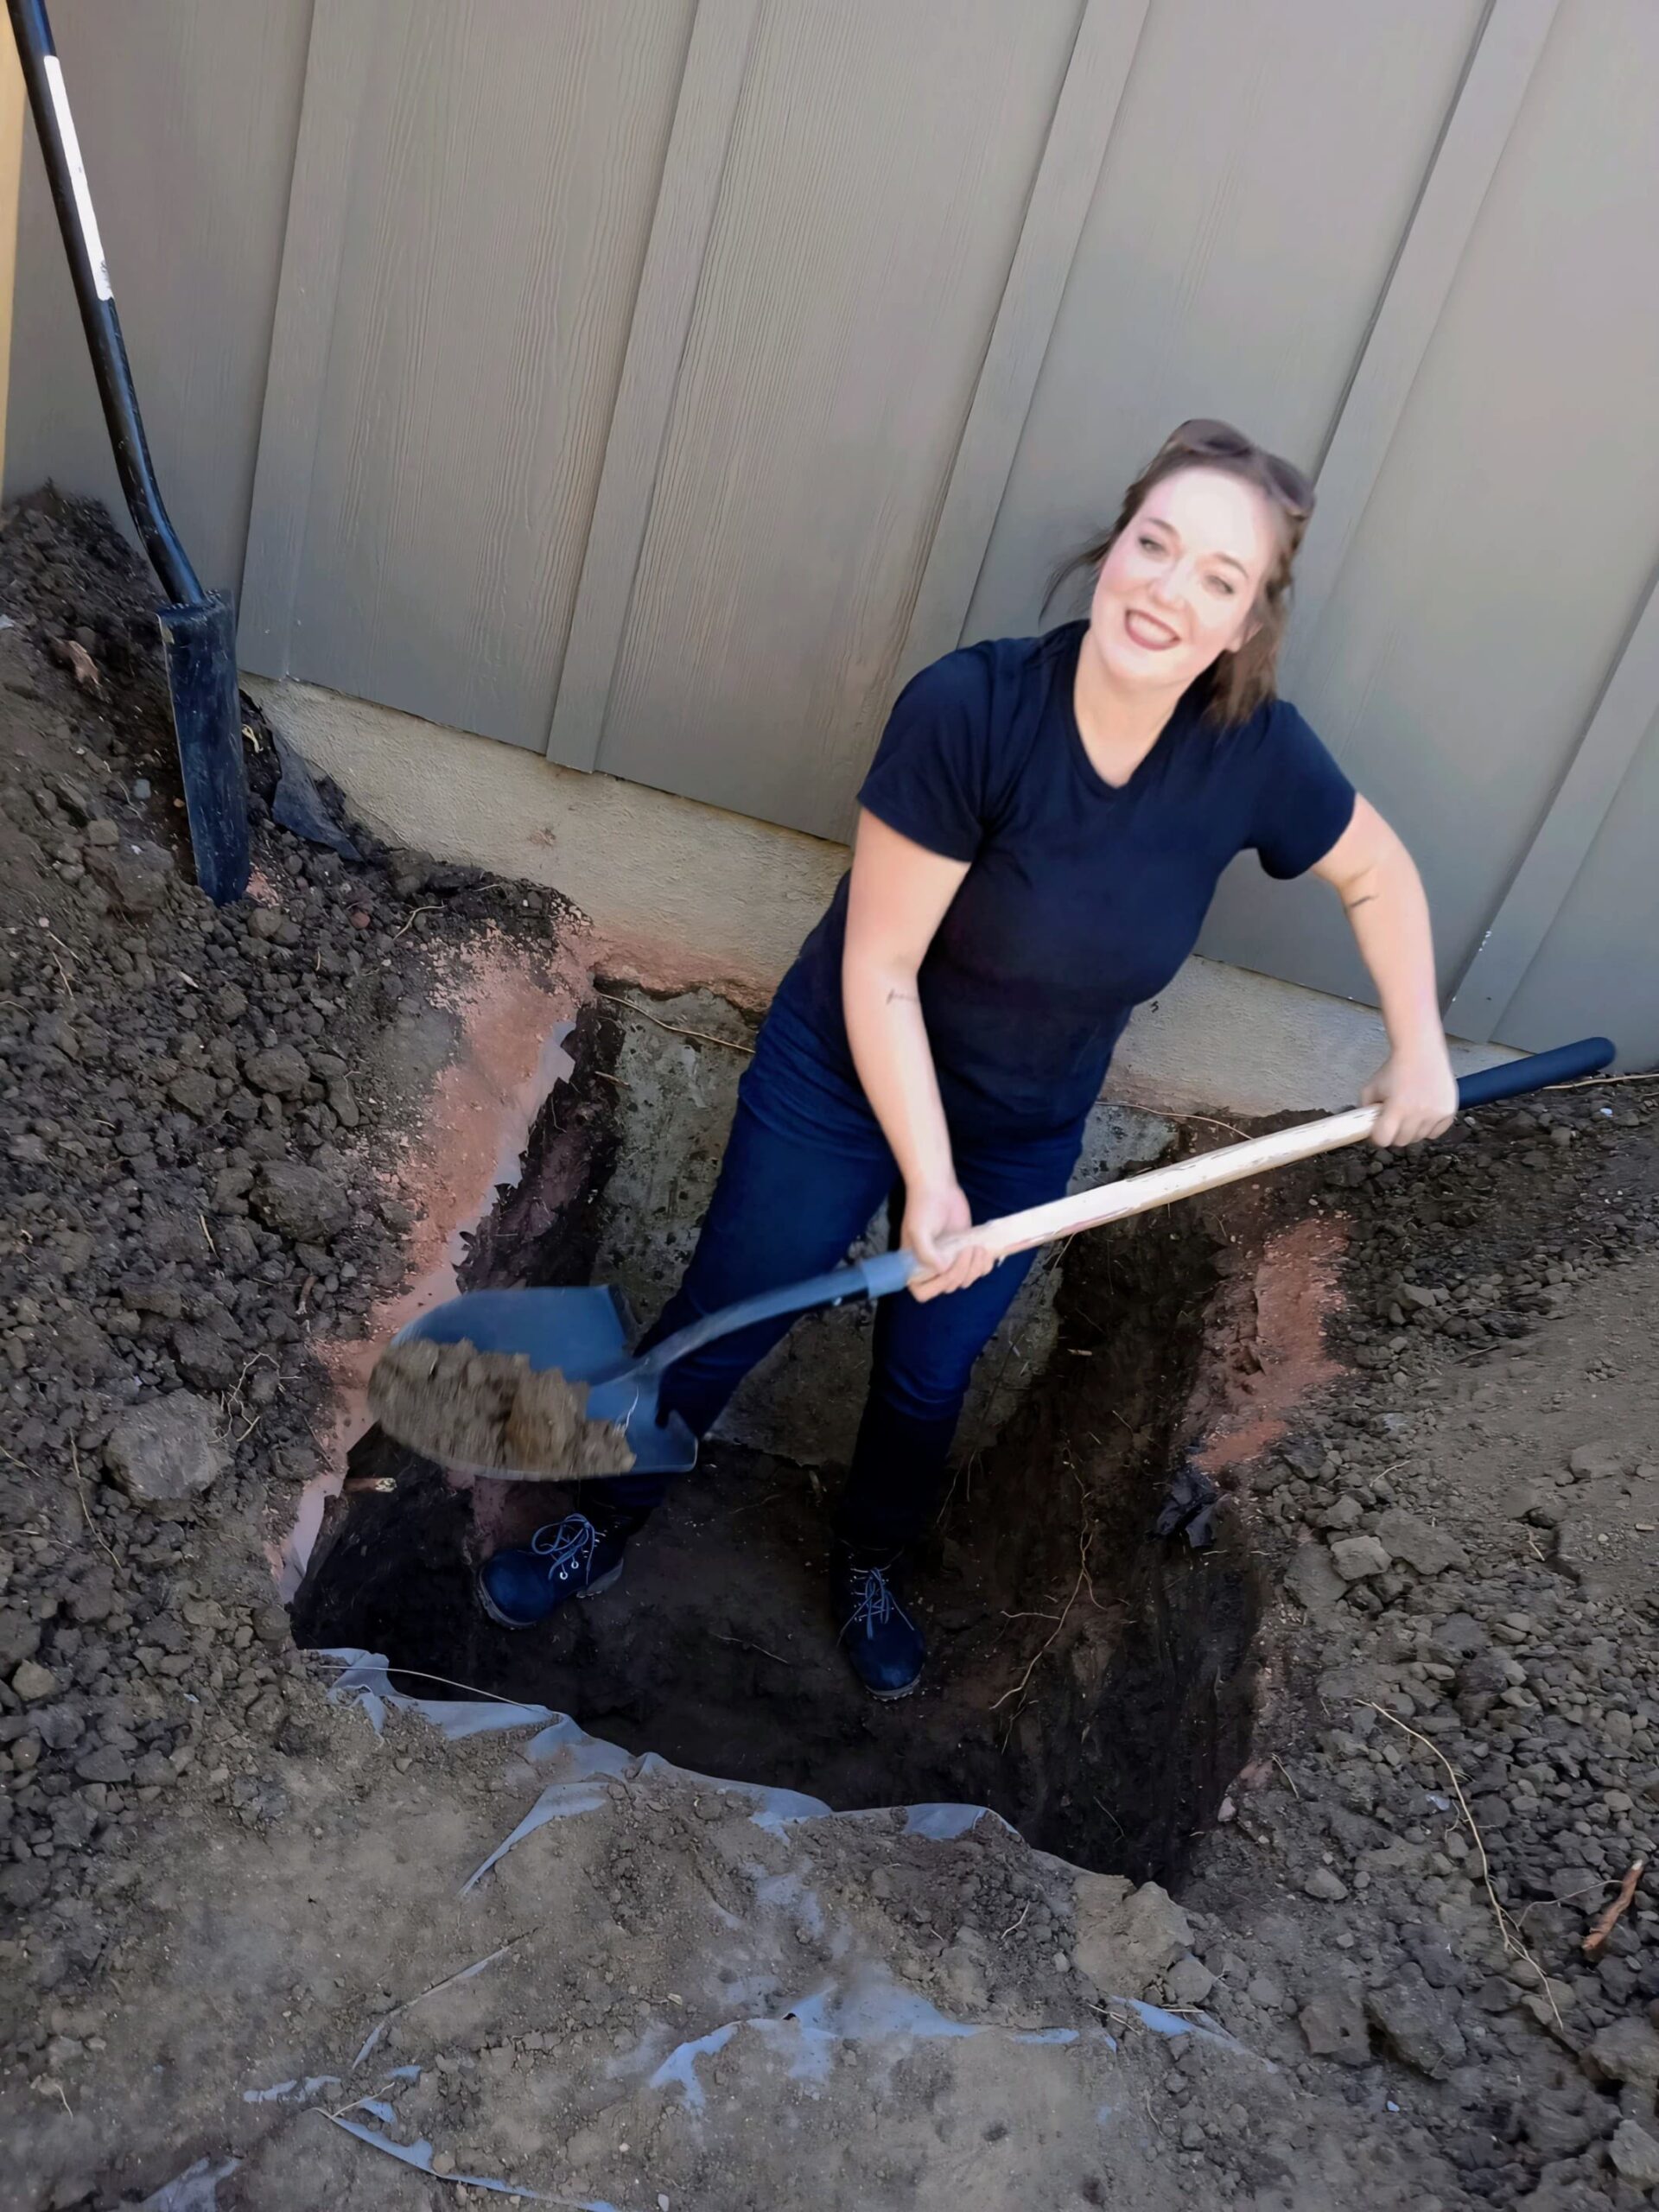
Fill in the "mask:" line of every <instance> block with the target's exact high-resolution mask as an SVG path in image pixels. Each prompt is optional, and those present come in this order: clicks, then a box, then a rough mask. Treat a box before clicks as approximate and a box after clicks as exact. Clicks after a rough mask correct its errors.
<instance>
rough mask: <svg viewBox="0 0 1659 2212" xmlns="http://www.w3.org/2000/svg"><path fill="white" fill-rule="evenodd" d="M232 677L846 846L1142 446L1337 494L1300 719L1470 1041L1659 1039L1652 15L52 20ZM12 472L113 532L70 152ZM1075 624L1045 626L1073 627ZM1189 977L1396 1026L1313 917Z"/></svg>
mask: <svg viewBox="0 0 1659 2212" xmlns="http://www.w3.org/2000/svg"><path fill="white" fill-rule="evenodd" d="M54 21H55V22H56V25H57V29H58V32H59V38H60V45H61V47H62V50H63V54H64V62H65V70H66V74H67V80H68V84H69V88H70V92H71V96H72V99H73V101H74V104H75V106H76V111H77V114H78V117H79V123H80V133H81V137H82V141H83V146H84V149H85V152H86V162H87V167H88V171H89V175H90V177H91V181H92V188H93V192H94V194H95V197H96V199H97V202H98V205H99V212H100V216H101V219H102V220H103V224H104V229H105V238H106V241H107V243H108V245H109V250H110V257H111V267H112V270H113V273H114V277H115V282H116V287H117V295H118V300H119V302H120V304H121V308H122V313H123V317H124V321H125V324H126V327H127V331H128V336H129V342H130V350H131V353H132V355H133V359H134V365H135V370H136V372H137V376H138V378H139V382H140V387H141V392H142V395H143V400H144V403H145V408H146V414H147V417H148V419H149V425H150V429H151V434H152V441H153V443H154V444H155V447H156V454H157V459H158V462H159V465H160V467H161V468H162V474H163V477H164V480H165V482H166V485H167V487H168V494H169V498H170V499H171V501H172V504H173V505H174V507H175V512H176V514H177V517H178V519H179V521H180V523H181V527H182V529H183V530H184V531H185V532H186V534H187V537H188V538H189V539H190V542H191V543H192V544H193V546H194V548H195V549H196V550H197V553H198V558H199V561H200V564H201V565H202V567H203V568H204V569H206V570H207V572H208V573H209V575H211V576H212V578H213V581H215V582H232V583H238V582H239V583H240V585H241V588H242V593H243V614H242V641H243V652H244V658H245V661H246V663H247V664H248V665H250V666H251V668H253V669H255V670H257V671H260V672H262V673H265V674H273V675H279V674H291V675H293V676H296V677H302V678H305V679H308V680H309V681H312V682H315V683H324V684H327V685H329V686H331V687H333V688H335V689H338V690H345V691H349V692H354V693H357V694H359V695H361V696H365V697H368V698H372V699H376V700H379V701H383V702H386V703H388V704H391V705H394V706H397V707H401V708H404V709H409V710H410V711H412V712H415V713H416V714H419V715H424V716H426V717H427V718H429V719H430V720H433V721H440V722H448V723H452V724H455V725H457V726H459V727H461V728H467V729H473V730H477V731H480V732H481V733H483V734H486V735H488V736H492V737H495V738H499V739H501V740H503V741H506V742H509V743H512V744H515V745H520V746H526V747H532V748H534V749H537V750H541V749H545V750H546V751H547V752H548V753H550V757H552V758H553V759H554V760H559V761H562V762H564V763H566V764H568V765H569V766H575V767H579V768H584V769H592V768H598V769H601V770H602V771H605V772H608V773H610V774H613V775H617V776H621V777H626V778H629V779H634V780H636V781H640V782H645V783H650V784H653V785H658V786H661V787H663V788H665V789H668V790H671V791H679V792H683V793H684V794H686V795H688V796H690V797H692V798H699V799H703V800H708V801H710V802H713V803H715V804H720V805H722V806H726V807H730V808H733V809H734V810H738V811H740V812H743V813H747V814H752V815H755V816H758V817H762V818H764V819H767V820H771V821H775V822H779V823H786V824H789V825H791V826H792V827H796V828H799V829H808V830H811V831H815V832H817V833H819V834H821V835H824V836H841V835H844V834H845V832H846V830H847V829H848V827H849V823H850V818H851V802H852V793H853V791H854V790H855V786H856V784H857V780H858V777H859V774H860V772H861V768H862V766H863V764H864V762H865V761H866V760H867V759H868V754H869V752H870V750H871V748H872V747H873V745H874V741H875V737H876V735H877V734H878V732H879V729H880V722H881V719H882V716H883V715H884V713H885V711H886V709H887V704H888V702H889V701H890V700H891V697H892V696H893V690H895V689H896V687H897V685H898V683H899V682H900V681H901V680H902V679H903V677H905V676H906V675H907V674H908V673H910V672H911V671H912V670H913V669H915V668H917V667H918V666H920V665H922V664H925V662H926V661H927V660H929V659H931V658H933V657H934V656H935V655H937V654H938V653H940V652H947V651H949V650H950V648H951V647H952V646H954V645H957V643H958V642H960V641H962V640H963V639H971V638H974V637H979V636H985V635H989V634H995V633H997V632H1007V631H1021V630H1027V629H1031V628H1033V627H1036V626H1039V623H1040V622H1041V621H1042V620H1043V619H1044V618H1043V616H1042V613H1041V599H1042V593H1043V588H1044V584H1045V582H1046V577H1047V575H1048V573H1049V571H1050V570H1051V569H1052V567H1053V565H1054V563H1055V562H1056V561H1057V560H1058V558H1059V556H1061V555H1062V554H1064V553H1065V551H1066V550H1068V549H1069V548H1070V547H1071V546H1072V545H1074V544H1075V543H1077V542H1078V541H1079V540H1080V539H1081V538H1082V537H1084V536H1086V535H1087V534H1089V533H1090V531H1092V530H1093V529H1095V528H1096V526H1097V525H1098V524H1099V522H1100V520H1101V519H1102V518H1103V516H1104V515H1107V514H1109V512H1110V511H1111V510H1112V509H1113V507H1114V506H1115V504H1116V495H1117V492H1118V489H1119V487H1120V486H1121V485H1122V482H1123V481H1124V480H1126V479H1127V478H1128V475H1129V474H1132V473H1133V471H1134V469H1135V467H1136V466H1137V465H1138V464H1139V463H1140V461H1141V460H1142V459H1144V457H1145V455H1146V454H1147V452H1148V451H1149V450H1150V448H1152V447H1153V446H1154V445H1155V444H1156V442H1158V440H1159V438H1160V436H1161V435H1163V433H1164V432H1165V431H1166V429H1168V428H1169V426H1170V425H1171V423H1173V422H1174V421H1175V420H1177V419H1179V417H1180V416H1183V415H1185V414H1189V413H1206V414H1222V415H1229V416H1232V417H1234V418H1235V419H1236V420H1238V421H1240V422H1242V423H1244V424H1245V425H1246V426H1247V427H1248V428H1249V429H1252V430H1253V431H1254V432H1255V434H1256V435H1259V436H1261V437H1262V438H1263V439H1265V440H1267V441H1268V442H1270V443H1273V444H1275V445H1277V446H1279V447H1280V448H1281V449H1282V450H1284V451H1286V452H1288V453H1290V454H1293V455H1294V456H1295V457H1296V458H1297V459H1299V460H1300V461H1302V462H1304V463H1305V464H1306V466H1308V467H1312V468H1315V469H1317V470H1318V472H1319V489H1320V510H1319V515H1318V517H1317V518H1316V520H1315V523H1314V526H1313V531H1311V533H1310V536H1309V540H1308V543H1307V547H1306V552H1305V554H1304V558H1303V569H1302V575H1301V578H1300V606H1299V611H1298V614H1297V616H1296V618H1295V621H1294V626H1293V630H1292V634H1291V639H1290V645H1289V651H1288V653H1287V671H1286V675H1287V690H1289V691H1290V692H1291V694H1292V696H1295V697H1296V698H1297V699H1298V701H1299V702H1300V704H1301V705H1302V706H1303V707H1304V709H1306V711H1307V712H1308V713H1309V715H1311V716H1312V718H1313V721H1315V723H1316V725H1317V726H1319V728H1321V729H1322V730H1323V731H1324V733H1325V736H1326V738H1327V740H1328V741H1329V742H1330V743H1331V744H1332V747H1333V748H1334V749H1335V750H1336V751H1337V753H1338V755H1339V757H1341V758H1342V760H1344V763H1345V765H1346V766H1348V767H1349V769H1350V772H1351V773H1352V774H1353V775H1354V776H1355V778H1356V779H1357V781H1358V782H1359V783H1360V784H1361V785H1362V786H1363V788H1364V789H1365V790H1366V791H1368V792H1369V793H1370V795H1371V796H1372V797H1374V798H1376V801H1377V803H1378V804H1380V805H1382V806H1383V809H1384V810H1385V811H1386V812H1388V813H1389V815H1390V816H1391V817H1393V818H1394V819H1395V821H1396V823H1398V825H1399V826H1400V828H1401V829H1402V831H1403V832H1404V833H1405V835H1406V836H1407V837H1408V841H1409V842H1411V844H1412V846H1413V849H1414V851H1415V852H1416V853H1417V854H1418V856H1419V858H1420V860H1421V863H1422V865H1423V868H1424V871H1425V874H1426V875H1427V880H1428V883H1429V888H1430V894H1431V898H1432V900H1433V906H1434V911H1435V916H1436V923H1437V933H1438V938H1439V943H1440V955H1441V962H1442V971H1443V972H1442V982H1443V988H1444V991H1445V995H1446V1001H1447V1005H1448V1018H1449V1020H1451V1021H1452V1024H1453V1025H1454V1026H1455V1027H1458V1028H1459V1029H1460V1030H1461V1031H1462V1032H1463V1033H1465V1034H1471V1035H1476V1036H1491V1037H1496V1038H1497V1039H1502V1040H1503V1041H1504V1042H1506V1043H1511V1044H1516V1045H1523V1046H1524V1045H1537V1044H1541V1043H1547V1042H1550V1041H1554V1039H1558V1038H1559V1037H1560V1036H1562V1035H1565V1034H1567V1033H1577V1032H1578V1031H1580V1030H1582V1029H1584V1028H1586V1027H1590V1026H1592V1024H1600V1025H1602V1026H1605V1027H1608V1028H1609V1029H1611V1031H1612V1033H1614V1034H1615V1035H1616V1036H1618V1038H1619V1039H1620V1042H1621V1044H1622V1046H1623V1047H1624V1058H1625V1060H1626V1062H1627V1064H1629V1063H1635V1064H1646V1063H1648V1062H1650V1061H1652V1060H1653V1059H1655V1058H1659V977H1656V973H1655V963H1654V959H1653V955H1652V951H1651V950H1650V948H1651V947H1652V946H1653V945H1654V944H1655V942H1656V935H1659V932H1656V923H1659V909H1656V908H1655V906H1654V899H1655V896H1656V894H1655V893H1654V891H1653V888H1652V885H1653V874H1654V872H1653V870H1652V868H1651V866H1650V863H1649V862H1648V860H1647V855H1649V854H1650V852H1651V850H1652V848H1653V845H1654V843H1655V840H1656V836H1659V734H1656V717H1659V601H1656V598H1655V596H1654V580H1655V576H1656V573H1659V226H1656V225H1655V224H1654V222H1653V220H1652V214H1651V211H1652V209H1653V208H1654V207H1656V206H1659V11H1656V10H1654V8H1653V6H1652V4H1651V0H1491V3H1490V4H1485V0H1389V4H1388V5H1386V6H1382V7H1379V6H1376V4H1374V0H1230V4H1229V5H1227V6H1225V7H1218V6H1217V5H1216V4H1215V0H1027V4H1025V5H1022V6H1020V8H1017V9H1015V8H1012V7H1010V6H1008V5H1007V0H906V5H905V6H903V7H901V8H895V7H893V6H892V5H891V4H889V3H888V0H315V5H312V4H309V0H211V4H210V0H124V3H123V6H122V7H121V8H120V9H119V10H111V9H110V8H109V7H108V6H107V5H104V4H100V0H57V5H56V7H55V9H54ZM14 348H15V351H14V362H13V385H12V392H13V398H12V419H11V426H10V446H9V451H8V478H9V484H8V489H9V490H10V491H13V492H16V491H20V490H23V489H26V488H28V487H29V486H30V485H31V484H33V483H35V482H38V481H39V480H40V479H41V477H42V476H43V475H47V474H51V475H53V476H55V477H56V478H57V479H58V480H60V482H63V483H66V484H68V485H71V486H74V487H76V488H80V489H87V490H92V491H96V492H98V493H101V494H102V495H103V496H105V498H110V499H111V500H112V503H115V502H114V499H113V495H114V488H115V487H114V480H113V472H112V470H111V467H110V466H109V463H108V461H107V455H106V453H105V444H104V440H103V435H102V431H101V428H100V426H99V420H98V416H97V411H96V404H95V401H94V399H93V396H92V381H91V377H90V372H88V371H87V369H86V364H85V359H84V353H83V351H82V348H81V346H80V341H79V331H78V327H77V326H76V324H75V321H74V315H73V301H72V298H71V296H70V293H69V288H68V284H67V278H66V277H65V276H64V273H63V270H62V265H61V259H60V253H59V250H58V246H57V241H56V237H55V232H54V227H53V225H52V219H51V213H50V207H49V203H48V200H47V196H46V193H45V188H44V183H43V180H42V179H41V175H40V172H39V166H38V161H37V160H36V159H35V158H34V156H33V155H32V153H31V156H30V158H29V161H28V162H27V164H26V170H25V178H24V194H23V213H22V222H21V226H20V236H19V257H18V292H17V308H16V336H15V341H14ZM1057 614H1058V610H1057V611H1056V613H1052V614H1051V615H1050V616H1049V618H1048V619H1050V620H1052V619H1057ZM1204 950H1206V951H1208V952H1211V953H1212V954H1214V955H1215V956H1217V957H1222V958H1227V959H1232V960H1236V961H1238V962H1240V963H1243V964H1245V965H1248V966H1252V967H1255V968H1260V969H1264V970H1266V971H1267V972H1269V973H1273V974H1277V975H1281V976H1288V977H1290V978H1293V979H1294V980H1296V981H1300V982H1308V983H1312V984H1315V985H1318V986H1320V987H1322V988H1336V989H1339V990H1347V991H1352V992H1355V993H1360V994H1363V991H1364V988H1365V984H1364V979H1363V975H1362V974H1361V973H1360V971H1359V970H1358V968H1357V963H1356V961H1355V959H1354V957H1353V956H1352V954H1351V950H1350V948H1349V947H1348V945H1347V943H1346V938H1345V932H1344V931H1343V929H1342V927H1341V925H1340V923H1339V920H1338V918H1337V917H1336V916H1335V915H1334V912H1332V909H1331V907H1330V906H1329V903H1328V900H1326V899H1325V897H1324V894H1323V893H1320V892H1319V890H1318V889H1317V887H1310V886H1296V887H1288V888H1287V887H1281V886H1268V885H1267V884H1266V883H1265V882H1264V881H1263V880H1262V878H1261V876H1260V874H1259V872H1257V871H1255V870H1254V869H1253V868H1239V869H1236V870H1235V871H1234V872H1233V873H1232V874H1230V877H1229V879H1228V880H1227V881H1226V882H1225V883H1224V886H1223V888H1222V893H1221V897H1220V898H1219V899H1218V901H1217V908H1216V912H1215V914H1214V915H1213V917H1212V918H1211V925H1210V928H1209V930H1208V931H1207V933H1206V936H1205V943H1204Z"/></svg>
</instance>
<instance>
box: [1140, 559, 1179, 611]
mask: <svg viewBox="0 0 1659 2212" xmlns="http://www.w3.org/2000/svg"><path fill="white" fill-rule="evenodd" d="M1184 577H1185V563H1184V562H1179V561H1171V562H1168V563H1166V564H1165V565H1164V566H1163V567H1161V568H1160V569H1156V570H1155V571H1154V574H1153V576H1152V578H1151V582H1150V584H1149V587H1148V589H1147V597H1148V598H1149V599H1151V600H1153V601H1154V602H1155V603H1156V604H1157V605H1158V606H1160V607H1179V605H1180V604H1181V601H1182V599H1183V598H1184V597H1185V590H1184Z"/></svg>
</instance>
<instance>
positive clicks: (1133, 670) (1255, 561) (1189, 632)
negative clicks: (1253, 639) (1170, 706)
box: [1089, 467, 1279, 692]
mask: <svg viewBox="0 0 1659 2212" xmlns="http://www.w3.org/2000/svg"><path fill="white" fill-rule="evenodd" d="M1278 550H1279V537H1278V531H1277V528H1276V526H1275V523H1274V513H1273V509H1272V506H1271V505H1270V504H1269V502H1268V499H1267V497H1266V495H1265V493H1261V492H1258V491H1257V489H1256V488H1255V485H1253V484H1246V483H1244V482H1243V481H1242V480H1240V479H1239V478H1238V477H1236V476H1232V475H1229V474H1227V473H1226V472H1225V471H1224V470H1222V469H1216V468H1202V467H1193V468H1183V469H1180V470H1179V471H1178V472H1177V473H1176V474H1174V475H1173V476H1166V477H1165V478H1164V480H1163V481H1162V482H1161V483H1160V484H1155V485H1154V486H1153V488H1152V490H1151V491H1150V492H1149V493H1147V497H1146V500H1145V503H1144V504H1143V505H1142V506H1141V510H1140V512H1138V513H1137V514H1136V516H1135V519H1134V521H1133V522H1132V523H1131V524H1129V526H1128V529H1127V530H1125V531H1122V534H1121V535H1120V536H1119V537H1118V538H1117V541H1116V543H1115V544H1114V545H1113V547H1112V550H1111V551H1110V552H1109V554H1108V555H1107V556H1106V558H1105V560H1104V561H1103V563H1101V569H1100V575H1099V577H1098V578H1097V580H1096V584H1095V595H1094V600H1093V602H1092V604H1091V606H1090V611H1089V621H1090V636H1091V637H1092V639H1093V640H1094V643H1095V647H1096V651H1097V652H1099V654H1100V656H1101V658H1102V659H1103V661H1104V663H1105V664H1106V669H1107V671H1108V673H1109V675H1110V676H1111V677H1113V679H1114V680H1115V681H1116V682H1117V683H1121V684H1122V685H1123V686H1124V687H1125V688H1126V689H1130V690H1146V691H1150V690H1158V691H1176V692H1179V691H1184V690H1185V689H1186V687H1187V685H1188V684H1189V683H1192V682H1193V681H1194V679H1195V678H1196V677H1199V676H1201V675H1202V674H1203V673H1204V671H1205V669H1207V668H1208V667H1209V666H1210V665H1211V663H1212V662H1213V661H1214V660H1215V659H1216V658H1217V657H1218V656H1219V655H1220V654H1222V653H1224V652H1233V651H1235V650H1236V648H1237V647H1238V646H1239V645H1243V643H1244V641H1245V639H1246V638H1248V637H1249V634H1250V632H1251V630H1252V629H1253V627H1254V626H1255V613H1254V610H1255V605H1256V602H1257V601H1258V599H1259V598H1260V596H1261V593H1262V585H1263V584H1264V583H1265V582H1266V581H1267V577H1268V572H1269V570H1270V569H1271V568H1272V566H1273V563H1274V560H1275V559H1276V557H1277V556H1278Z"/></svg>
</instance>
